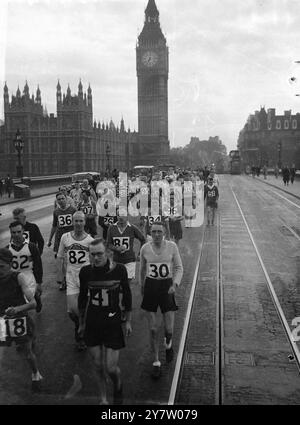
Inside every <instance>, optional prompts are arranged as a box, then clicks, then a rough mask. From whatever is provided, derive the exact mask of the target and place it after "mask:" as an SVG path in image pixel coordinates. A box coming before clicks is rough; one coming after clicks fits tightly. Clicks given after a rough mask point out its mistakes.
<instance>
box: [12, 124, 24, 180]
mask: <svg viewBox="0 0 300 425" xmlns="http://www.w3.org/2000/svg"><path fill="white" fill-rule="evenodd" d="M14 144H15V149H16V151H17V153H18V165H17V177H19V178H22V177H23V166H22V164H21V153H22V150H23V148H24V141H23V140H22V137H21V132H20V130H19V129H18V130H17V131H16V138H15V140H14Z"/></svg>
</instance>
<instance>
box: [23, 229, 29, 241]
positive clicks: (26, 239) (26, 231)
mask: <svg viewBox="0 0 300 425" xmlns="http://www.w3.org/2000/svg"><path fill="white" fill-rule="evenodd" d="M23 237H24V239H25V241H26V242H29V231H28V230H24V232H23Z"/></svg>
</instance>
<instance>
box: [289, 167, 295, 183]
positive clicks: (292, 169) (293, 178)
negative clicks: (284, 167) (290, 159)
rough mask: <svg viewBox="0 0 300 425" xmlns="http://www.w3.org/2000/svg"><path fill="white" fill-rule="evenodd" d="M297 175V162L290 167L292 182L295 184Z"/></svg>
mask: <svg viewBox="0 0 300 425" xmlns="http://www.w3.org/2000/svg"><path fill="white" fill-rule="evenodd" d="M295 175H296V168H295V164H293V165H292V166H291V168H290V178H291V183H292V184H294V180H295Z"/></svg>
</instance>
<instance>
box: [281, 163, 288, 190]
mask: <svg viewBox="0 0 300 425" xmlns="http://www.w3.org/2000/svg"><path fill="white" fill-rule="evenodd" d="M282 180H283V183H284V185H285V186H288V185H289V181H290V170H289V168H288V166H287V165H285V166H284V167H283V169H282Z"/></svg>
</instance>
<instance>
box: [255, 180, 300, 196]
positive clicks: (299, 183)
mask: <svg viewBox="0 0 300 425" xmlns="http://www.w3.org/2000/svg"><path fill="white" fill-rule="evenodd" d="M249 178H252V176H251V175H249ZM253 180H254V179H253ZM255 180H259V181H261V182H262V183H266V184H268V185H269V186H273V187H276V188H277V189H280V190H282V191H283V192H286V193H288V194H289V195H292V196H294V197H295V198H298V199H300V179H299V178H296V179H295V181H294V183H293V184H291V182H289V185H288V186H285V185H284V183H283V180H282V176H278V178H277V179H276V177H275V176H273V175H268V176H267V179H266V180H265V179H264V176H263V175H262V174H261V175H260V176H259V177H255Z"/></svg>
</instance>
